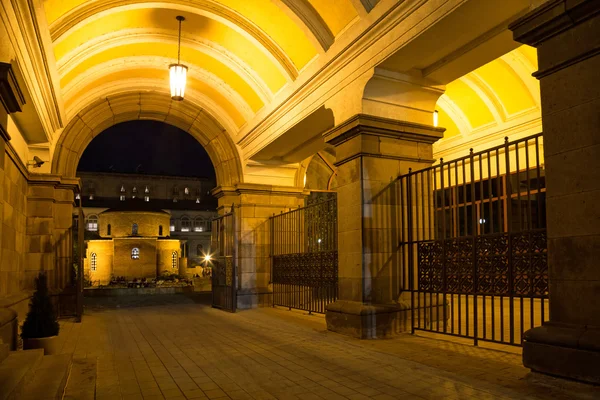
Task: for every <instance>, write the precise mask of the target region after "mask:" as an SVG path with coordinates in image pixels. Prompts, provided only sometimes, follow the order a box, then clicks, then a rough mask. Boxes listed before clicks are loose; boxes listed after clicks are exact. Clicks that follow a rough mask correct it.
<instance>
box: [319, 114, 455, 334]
mask: <svg viewBox="0 0 600 400" xmlns="http://www.w3.org/2000/svg"><path fill="white" fill-rule="evenodd" d="M443 132H444V128H434V127H432V126H428V125H422V124H415V123H409V122H404V121H397V120H391V119H386V118H380V117H374V116H370V115H363V114H359V115H356V116H354V117H352V118H350V119H349V120H348V121H346V122H344V123H342V124H340V125H339V126H337V127H335V128H333V129H331V130H330V131H329V132H326V133H325V134H324V137H325V140H326V142H327V143H329V144H332V145H334V146H335V147H336V157H337V160H336V166H337V167H338V171H337V172H338V188H337V192H338V196H337V199H338V200H337V201H338V260H339V261H338V262H339V266H338V268H339V270H338V271H339V272H338V286H339V299H338V301H336V302H334V303H332V304H330V305H328V306H327V313H326V318H327V327H328V329H330V330H332V331H336V332H340V333H344V334H347V335H350V336H354V337H359V338H381V337H386V336H391V335H394V334H396V333H400V332H403V331H406V330H407V329H409V327H410V326H409V325H408V317H409V316H410V303H407V302H403V301H401V300H400V299H399V296H400V294H401V293H400V292H401V288H400V287H399V286H398V284H397V283H398V280H399V279H401V278H400V274H402V272H401V271H399V270H398V269H397V263H396V264H395V265H396V266H394V263H393V262H390V260H391V259H392V258H393V257H395V255H396V253H397V251H396V246H397V245H398V243H394V240H393V238H392V236H393V235H390V234H389V233H390V232H392V231H393V230H394V229H401V227H398V226H396V223H397V220H396V219H395V218H392V216H391V212H393V209H394V208H395V206H396V202H395V201H394V199H392V198H391V197H386V196H387V195H386V191H389V189H388V188H389V187H390V184H391V182H392V181H393V180H395V179H396V178H397V177H398V176H399V175H402V174H406V173H408V171H409V169H413V170H418V169H422V168H426V167H428V166H430V165H431V164H432V163H433V150H432V144H433V143H434V142H435V141H437V140H438V139H440V138H441V137H442V135H443ZM382 199H383V200H382Z"/></svg>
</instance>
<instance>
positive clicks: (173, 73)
mask: <svg viewBox="0 0 600 400" xmlns="http://www.w3.org/2000/svg"><path fill="white" fill-rule="evenodd" d="M177 21H179V41H178V43H177V64H171V65H169V73H170V78H171V99H173V100H175V101H182V100H183V95H184V93H185V83H186V79H187V69H188V68H187V67H186V66H185V65H183V64H181V62H180V58H181V22H182V21H185V18H184V17H182V16H177Z"/></svg>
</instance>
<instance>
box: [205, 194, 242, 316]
mask: <svg viewBox="0 0 600 400" xmlns="http://www.w3.org/2000/svg"><path fill="white" fill-rule="evenodd" d="M235 245H236V240H235V215H234V208H233V206H232V207H231V212H230V213H228V214H225V215H221V216H219V217H217V218H215V219H213V220H212V227H211V251H212V252H213V254H212V255H211V262H212V306H213V307H215V308H220V309H222V310H226V311H230V312H235V310H236V306H237V290H236V288H237V285H236V277H237V274H236V259H235Z"/></svg>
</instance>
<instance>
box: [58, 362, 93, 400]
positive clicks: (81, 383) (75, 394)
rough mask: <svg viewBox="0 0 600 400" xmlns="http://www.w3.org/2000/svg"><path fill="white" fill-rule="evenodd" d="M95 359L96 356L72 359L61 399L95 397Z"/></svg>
mask: <svg viewBox="0 0 600 400" xmlns="http://www.w3.org/2000/svg"><path fill="white" fill-rule="evenodd" d="M96 360H97V359H96V358H76V359H73V364H72V365H71V373H70V374H69V381H68V383H67V387H66V388H65V395H64V397H63V400H94V399H95V393H96V364H97V362H96Z"/></svg>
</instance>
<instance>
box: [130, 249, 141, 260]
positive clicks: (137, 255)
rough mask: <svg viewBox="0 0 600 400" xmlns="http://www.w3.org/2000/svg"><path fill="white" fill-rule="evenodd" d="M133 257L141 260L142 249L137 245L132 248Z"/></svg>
mask: <svg viewBox="0 0 600 400" xmlns="http://www.w3.org/2000/svg"><path fill="white" fill-rule="evenodd" d="M131 258H133V259H134V260H139V258H140V249H138V248H137V247H134V248H133V249H131Z"/></svg>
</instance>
